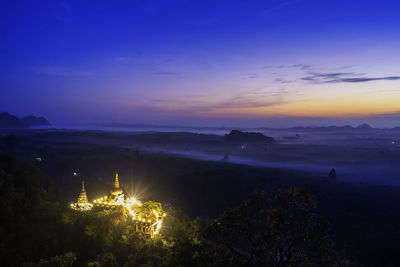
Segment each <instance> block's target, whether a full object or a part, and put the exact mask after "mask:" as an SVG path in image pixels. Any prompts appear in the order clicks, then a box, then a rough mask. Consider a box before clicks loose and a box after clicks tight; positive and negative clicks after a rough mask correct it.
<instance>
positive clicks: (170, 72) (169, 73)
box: [153, 71, 180, 76]
mask: <svg viewBox="0 0 400 267" xmlns="http://www.w3.org/2000/svg"><path fill="white" fill-rule="evenodd" d="M179 74H180V73H178V72H173V71H154V72H153V75H166V76H168V75H179Z"/></svg>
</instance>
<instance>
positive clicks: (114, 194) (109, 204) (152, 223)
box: [70, 174, 166, 237]
mask: <svg viewBox="0 0 400 267" xmlns="http://www.w3.org/2000/svg"><path fill="white" fill-rule="evenodd" d="M120 206H122V207H124V208H125V209H126V210H127V211H128V213H129V215H130V216H131V219H132V220H133V221H134V223H135V224H136V229H137V231H141V232H144V233H146V234H149V235H150V236H151V237H155V236H156V235H157V234H158V233H160V230H161V227H162V222H163V219H164V217H165V216H166V213H164V212H163V211H162V208H161V204H160V203H157V202H152V201H149V202H146V203H144V204H143V203H142V202H141V201H140V200H138V199H136V198H135V197H130V198H125V196H124V194H123V191H122V189H121V188H120V187H119V181H118V174H117V175H116V182H115V186H114V189H113V190H111V192H110V195H109V196H104V197H100V198H97V199H95V200H94V201H93V204H92V203H89V202H88V200H87V197H86V191H85V190H84V186H83V184H82V192H81V194H80V196H79V198H78V202H77V203H71V204H70V207H71V208H72V209H74V210H78V211H88V210H91V209H92V208H93V207H97V208H116V207H120Z"/></svg>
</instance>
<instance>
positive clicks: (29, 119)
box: [21, 115, 51, 126]
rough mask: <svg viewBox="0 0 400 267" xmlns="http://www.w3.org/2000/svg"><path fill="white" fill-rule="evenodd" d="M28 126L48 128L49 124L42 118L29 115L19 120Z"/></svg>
mask: <svg viewBox="0 0 400 267" xmlns="http://www.w3.org/2000/svg"><path fill="white" fill-rule="evenodd" d="M21 120H22V121H23V122H24V123H25V124H26V125H28V126H50V125H51V123H50V122H49V121H48V120H46V119H45V118H44V117H36V116H33V115H29V116H26V117H23V118H22V119H21Z"/></svg>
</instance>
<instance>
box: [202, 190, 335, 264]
mask: <svg viewBox="0 0 400 267" xmlns="http://www.w3.org/2000/svg"><path fill="white" fill-rule="evenodd" d="M315 208H316V202H315V200H314V199H313V197H312V195H311V193H310V192H308V191H307V190H305V189H298V188H289V189H286V190H280V191H279V192H278V193H277V194H276V195H275V196H273V197H269V196H268V195H267V194H265V193H257V194H256V196H255V198H254V199H251V200H248V201H246V202H244V203H243V204H242V205H241V206H239V207H237V208H235V209H230V210H227V211H226V212H225V213H224V214H223V215H222V216H220V218H218V219H217V220H216V221H214V222H213V223H212V224H210V225H209V226H208V227H207V229H206V230H205V236H206V240H207V243H208V248H209V250H210V252H211V255H213V256H212V257H211V259H212V264H211V265H215V266H217V265H225V266H234V265H243V266H334V265H336V264H337V257H336V253H335V252H334V250H333V244H332V241H331V240H330V237H329V231H328V225H327V223H326V222H325V221H324V220H323V219H322V218H321V217H319V216H318V215H317V214H316V213H315ZM210 262H211V261H210Z"/></svg>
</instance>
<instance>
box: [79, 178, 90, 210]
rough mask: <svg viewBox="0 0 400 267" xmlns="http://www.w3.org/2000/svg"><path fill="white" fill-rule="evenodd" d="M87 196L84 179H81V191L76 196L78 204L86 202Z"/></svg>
mask: <svg viewBox="0 0 400 267" xmlns="http://www.w3.org/2000/svg"><path fill="white" fill-rule="evenodd" d="M88 202H89V201H88V198H87V195H86V191H85V181H84V180H83V179H82V191H81V193H80V194H79V197H78V204H85V203H88Z"/></svg>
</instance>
